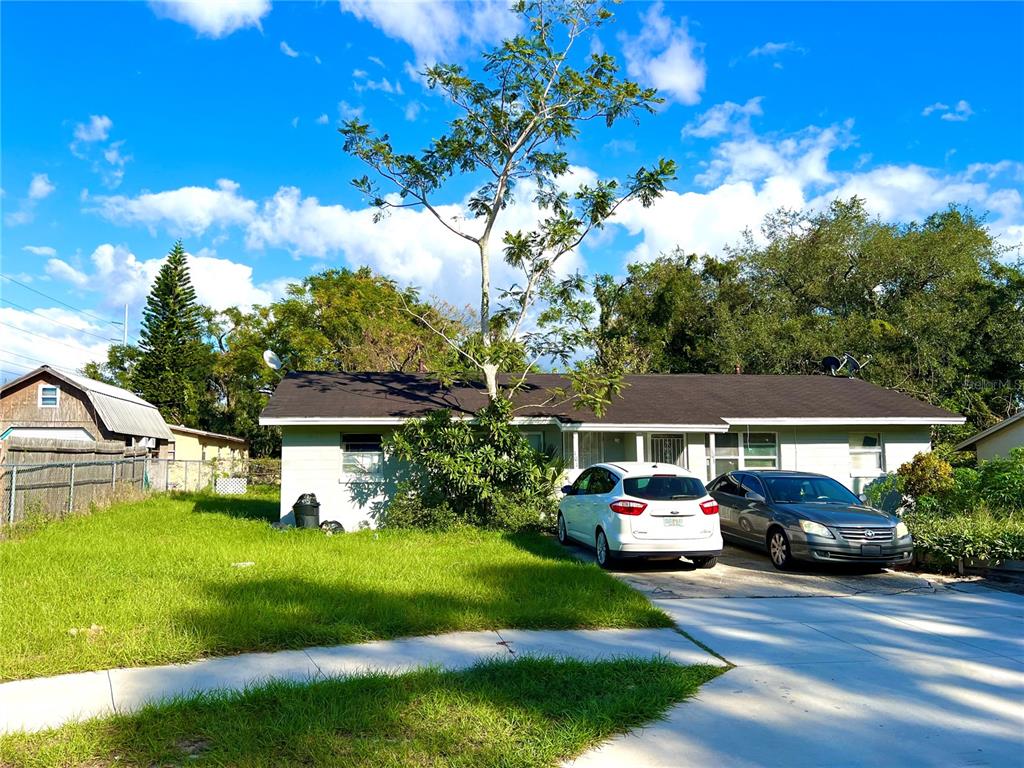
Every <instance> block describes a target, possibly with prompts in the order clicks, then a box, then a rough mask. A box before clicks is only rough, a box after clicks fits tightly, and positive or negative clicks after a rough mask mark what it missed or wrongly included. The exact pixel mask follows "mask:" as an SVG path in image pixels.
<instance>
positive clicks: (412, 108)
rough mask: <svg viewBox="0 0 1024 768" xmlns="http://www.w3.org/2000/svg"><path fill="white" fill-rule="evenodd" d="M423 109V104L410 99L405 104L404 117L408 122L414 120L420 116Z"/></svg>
mask: <svg viewBox="0 0 1024 768" xmlns="http://www.w3.org/2000/svg"><path fill="white" fill-rule="evenodd" d="M422 109H423V105H422V104H420V103H419V102H418V101H410V102H409V103H408V104H406V105H405V119H406V120H408V121H409V122H414V121H415V120H416V118H418V117H419V116H420V111H421V110H422Z"/></svg>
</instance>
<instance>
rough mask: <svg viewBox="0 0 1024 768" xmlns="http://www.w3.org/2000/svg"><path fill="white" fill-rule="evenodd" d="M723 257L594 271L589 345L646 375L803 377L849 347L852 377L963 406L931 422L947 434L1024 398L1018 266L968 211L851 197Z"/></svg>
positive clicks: (1023, 285) (771, 222)
mask: <svg viewBox="0 0 1024 768" xmlns="http://www.w3.org/2000/svg"><path fill="white" fill-rule="evenodd" d="M726 255H727V256H728V258H727V259H724V260H718V259H714V258H710V257H705V258H703V259H697V258H696V257H695V256H693V255H684V254H682V253H673V254H669V255H666V256H663V257H662V258H660V259H658V260H656V261H654V262H652V263H649V264H635V265H630V267H629V274H628V275H627V277H626V278H625V279H624V280H615V279H613V278H611V277H607V276H605V277H602V278H599V279H598V288H599V290H597V291H596V292H595V296H596V297H597V299H598V302H599V305H600V313H601V322H600V329H601V330H600V337H601V338H600V340H599V342H598V344H597V345H596V348H597V349H598V351H599V353H600V350H601V349H602V346H603V345H616V344H617V345H619V346H621V347H623V348H627V349H629V348H632V349H634V350H636V352H635V354H634V355H633V358H634V359H635V360H636V361H638V365H639V366H641V368H642V369H643V370H648V371H652V372H672V373H681V372H706V373H732V372H734V371H735V370H736V369H737V368H739V370H741V371H743V372H745V373H816V372H820V361H821V359H822V358H823V357H824V356H825V355H830V354H838V353H842V352H851V353H853V354H854V355H855V356H856V357H858V358H859V359H861V360H864V361H869V362H868V365H867V367H865V368H864V369H863V371H861V372H860V373H859V374H858V375H860V376H863V377H864V378H865V379H868V380H869V381H872V382H874V383H876V384H879V385H881V386H884V387H889V388H892V389H898V390H901V391H903V392H906V393H908V394H911V395H913V396H915V397H918V398H920V399H923V400H927V401H929V402H932V403H934V404H936V405H942V406H945V407H948V408H951V409H953V410H956V411H959V412H961V413H964V414H965V415H966V416H967V417H968V419H969V424H968V425H967V426H965V427H963V428H942V429H941V430H939V431H938V433H937V437H938V438H940V439H945V440H949V441H955V440H956V439H957V438H958V437H963V436H966V434H968V433H970V432H972V431H974V430H976V429H977V428H979V427H983V426H987V425H989V424H991V423H992V422H993V421H995V420H996V419H997V418H999V417H1001V416H1005V415H1006V414H1008V413H1012V412H1013V411H1014V410H1016V409H1017V408H1019V407H1021V405H1024V403H1022V402H1021V399H1022V390H1021V387H1020V382H1021V380H1024V320H1022V315H1021V312H1022V310H1021V307H1022V306H1024V272H1022V270H1021V268H1020V265H1013V264H1008V263H1006V262H1005V261H1003V260H1002V259H1001V257H1002V256H1003V255H1004V251H1003V250H1002V249H1001V247H1000V246H999V245H998V243H997V242H996V241H994V240H993V238H992V236H991V235H990V233H989V232H988V231H987V229H986V228H985V225H984V222H983V221H981V220H979V219H978V218H976V217H974V216H973V215H972V214H971V213H970V212H969V211H966V210H962V209H958V208H950V209H948V210H945V211H940V212H938V213H935V214H933V215H931V216H929V217H927V218H926V219H925V220H924V221H923V222H920V223H911V224H892V223H886V222H882V221H880V220H878V219H876V218H872V217H871V216H869V215H868V214H867V213H866V211H865V209H864V202H863V201H862V200H859V199H857V198H854V199H851V200H840V201H836V202H835V203H833V204H832V206H831V207H830V208H829V209H827V210H825V211H823V212H817V213H806V212H796V211H779V212H777V213H775V214H773V215H771V216H769V217H768V218H767V219H766V220H765V224H764V227H763V238H762V239H760V240H756V239H754V238H753V237H752V236H748V237H747V238H746V240H745V242H744V243H743V244H742V245H741V246H740V247H739V248H737V249H734V250H731V251H729V252H728V253H727V254H726Z"/></svg>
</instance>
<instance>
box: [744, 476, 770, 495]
mask: <svg viewBox="0 0 1024 768" xmlns="http://www.w3.org/2000/svg"><path fill="white" fill-rule="evenodd" d="M739 480H740V483H741V484H742V486H743V491H744V495H746V492H747V491H752V492H754V493H757V494H760V495H761V496H764V497H765V498H768V494H766V493H765V491H764V484H763V483H762V482H761V481H760V479H758V478H756V477H754V476H753V475H740V477H739Z"/></svg>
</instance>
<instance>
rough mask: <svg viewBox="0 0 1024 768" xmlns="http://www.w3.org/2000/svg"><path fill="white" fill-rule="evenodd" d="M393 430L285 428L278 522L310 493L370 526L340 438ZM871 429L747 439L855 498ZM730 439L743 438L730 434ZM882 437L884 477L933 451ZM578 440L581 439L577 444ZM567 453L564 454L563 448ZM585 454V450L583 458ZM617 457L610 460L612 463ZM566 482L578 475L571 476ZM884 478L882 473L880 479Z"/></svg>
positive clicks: (906, 430) (903, 438)
mask: <svg viewBox="0 0 1024 768" xmlns="http://www.w3.org/2000/svg"><path fill="white" fill-rule="evenodd" d="M390 429H391V428H390V427H367V426H353V427H343V426H340V425H333V426H304V427H295V426H286V427H284V428H283V429H282V446H281V469H282V472H281V517H282V519H283V520H285V521H286V522H292V515H291V508H292V504H294V503H295V500H296V499H297V498H298V497H299V496H300V495H301V494H303V493H315V494H316V496H317V500H318V501H319V502H320V519H321V520H337V521H338V522H339V523H341V524H342V525H343V526H344V527H345V530H346V531H352V530H356V529H358V528H359V527H360V526H361V525H366V524H369V525H373V520H372V515H371V514H370V513H371V510H372V508H373V506H374V505H375V504H381V503H383V502H385V501H386V494H380V495H374V496H372V497H371V498H368V499H363V500H362V501H360V500H359V499H358V497H359V496H365V490H366V485H365V484H361V483H358V482H351V481H348V480H346V479H345V478H343V477H342V471H341V435H342V433H345V434H381V433H384V434H386V433H387V432H388V431H389V430H390ZM870 429H871V428H870V427H867V428H865V427H862V426H858V427H856V428H846V427H820V426H814V427H800V426H789V425H787V426H777V427H771V426H757V427H752V428H751V430H750V431H752V432H765V431H772V432H776V433H777V435H778V455H779V468H780V469H796V470H801V471H805V472H819V473H821V474H824V475H829V476H830V477H834V478H835V479H837V480H839V481H840V482H841V483H843V484H844V485H846V486H847V487H849V488H850V489H852V490H854V491H857V492H859V491H860V490H861V489H862V488H863V487H864V486H865V485H867V484H868V483H869V482H870V481H871V480H872V479H873V477H874V474H872V475H869V476H861V477H857V476H854V474H853V473H852V471H851V461H850V445H849V440H850V432H851V431H852V432H863V431H866V430H870ZM523 430H524V431H533V432H543V433H544V444H545V447H546V448H553V449H554V450H555V451H556V453H557V452H559V451H562V450H564V454H563V455H564V458H565V459H566V460H567V461H568V462H569V463H570V464H571V461H572V434H570V433H565V434H564V435H563V434H562V433H560V432H559V430H558V428H557V427H553V426H537V427H534V426H524V427H523ZM730 431H731V432H743V431H746V430H745V429H744V428H741V427H733V428H732V429H731V430H730ZM877 431H878V432H880V433H881V437H882V456H883V469H882V472H895V471H896V470H897V469H898V468H899V466H900V465H901V464H903V463H905V462H907V461H910V460H911V459H912V458H913V457H914V455H915V454H917V453H920V452H922V451H928V450H930V448H931V443H930V432H929V428H928V427H926V426H913V427H899V426H884V427H878V428H877ZM640 434H641V435H643V439H644V445H645V449H644V450H645V454H648V452H649V447H650V439H649V435H648V434H647V433H640ZM599 435H600V439H601V440H602V441H603V445H604V449H605V460H622V461H633V460H635V458H636V435H637V433H636V432H602V433H599ZM582 439H583V434H582V433H581V434H580V440H581V443H582ZM704 440H705V436H704V434H703V433H688V434H687V449H686V455H687V463H688V464H689V468H690V471H692V472H694V473H695V474H697V475H698V476H700V477H703V478H704V479H705V481H708V480H710V479H711V478H710V477H708V476H707V474H708V464H707V455H706V451H705V446H704ZM563 446H564V448H563ZM581 454H582V451H581ZM613 454H614V456H615V458H614V459H612V458H610V457H611V456H612V455H613ZM567 474H568V480H569V481H571V480H572V479H573V478H574V477H575V476H576V475H577V474H579V470H570V471H569V472H568V473H567ZM877 474H881V473H877Z"/></svg>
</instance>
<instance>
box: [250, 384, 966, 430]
mask: <svg viewBox="0 0 1024 768" xmlns="http://www.w3.org/2000/svg"><path fill="white" fill-rule="evenodd" d="M567 385H568V383H567V381H566V379H565V378H564V377H562V376H560V375H557V374H531V375H529V376H528V377H527V386H526V388H525V389H524V390H523V391H521V392H519V393H518V394H517V395H516V401H517V405H519V406H526V407H523V408H520V409H519V410H518V411H517V413H516V415H517V416H554V417H557V418H558V419H559V420H561V421H563V422H601V423H606V424H679V425H695V426H704V425H719V426H721V425H723V423H724V422H723V420H724V419H730V420H742V419H788V418H818V419H835V420H837V421H839V420H842V419H872V418H878V419H883V420H890V419H900V418H905V419H912V420H915V421H917V420H927V419H934V420H935V421H939V422H941V421H947V420H949V419H954V418H957V416H956V414H953V413H950V412H949V411H946V410H944V409H942V408H937V407H935V406H933V405H929V404H927V403H924V402H921V401H920V400H916V399H914V398H912V397H908V396H907V395H903V394H900V393H899V392H894V391H893V390H889V389H883V388H882V387H879V386H876V385H874V384H870V383H868V382H866V381H862V380H860V379H847V378H842V377H833V376H748V375H746V374H742V375H710V374H708V375H706V374H652V375H644V376H627V377H625V387H624V388H623V390H622V396H621V397H618V398H615V400H614V401H613V402H612V403H611V404H610V405H609V406H608V407H607V409H605V413H604V414H603V415H602V416H601V418H597V417H595V416H594V414H593V413H591V412H589V411H581V410H577V409H574V408H572V407H570V406H569V405H567V404H564V403H563V404H550V401H551V400H552V397H551V392H550V390H551V388H552V387H560V386H561V387H564V386H567ZM555 399H556V400H557V398H555ZM486 402H487V394H486V391H485V389H484V388H483V385H482V384H478V383H460V384H456V385H455V386H452V387H442V386H441V385H440V384H438V383H437V381H436V380H434V379H433V378H431V376H430V375H428V374H416V373H349V372H337V373H317V372H310V371H297V372H294V373H289V374H288V375H287V376H285V378H284V379H283V380H282V381H281V383H280V384H278V385H277V389H276V391H275V392H274V395H273V397H272V398H271V399H270V402H269V403H268V404H267V407H266V408H264V409H263V413H262V414H261V418H266V419H290V418H299V419H302V418H319V419H325V418H326V419H337V420H338V422H339V423H341V422H344V421H345V420H346V419H354V418H359V419H362V418H408V417H415V416H423V415H424V414H426V413H427V412H429V411H432V410H434V409H437V408H448V409H450V410H451V411H453V412H455V413H463V414H472V413H475V412H476V411H478V410H479V409H480V408H481V407H483V406H484V405H485V403H486ZM545 403H548V404H545Z"/></svg>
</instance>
